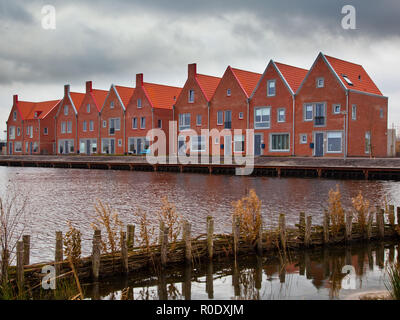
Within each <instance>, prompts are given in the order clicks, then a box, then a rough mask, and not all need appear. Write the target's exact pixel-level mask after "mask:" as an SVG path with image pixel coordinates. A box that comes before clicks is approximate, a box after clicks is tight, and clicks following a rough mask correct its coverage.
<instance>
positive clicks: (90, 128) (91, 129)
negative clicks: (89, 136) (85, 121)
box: [89, 120, 94, 131]
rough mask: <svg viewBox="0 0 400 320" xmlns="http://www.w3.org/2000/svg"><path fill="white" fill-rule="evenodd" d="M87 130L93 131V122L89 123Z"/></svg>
mask: <svg viewBox="0 0 400 320" xmlns="http://www.w3.org/2000/svg"><path fill="white" fill-rule="evenodd" d="M89 130H90V131H94V121H93V120H90V121H89Z"/></svg>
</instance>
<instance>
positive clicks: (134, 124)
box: [132, 117, 138, 130]
mask: <svg viewBox="0 0 400 320" xmlns="http://www.w3.org/2000/svg"><path fill="white" fill-rule="evenodd" d="M137 119H138V118H137V117H134V118H132V129H134V130H136V129H137V128H138V122H137Z"/></svg>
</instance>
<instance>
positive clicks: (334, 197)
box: [328, 185, 345, 234]
mask: <svg viewBox="0 0 400 320" xmlns="http://www.w3.org/2000/svg"><path fill="white" fill-rule="evenodd" d="M341 198H342V195H341V193H340V189H339V185H336V190H333V189H331V190H329V199H328V203H329V208H328V213H329V217H330V221H331V224H332V232H333V234H337V233H338V232H340V231H341V230H342V229H343V228H344V226H345V220H344V219H345V214H344V210H343V207H342V200H341Z"/></svg>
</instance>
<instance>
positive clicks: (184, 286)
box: [182, 265, 192, 300]
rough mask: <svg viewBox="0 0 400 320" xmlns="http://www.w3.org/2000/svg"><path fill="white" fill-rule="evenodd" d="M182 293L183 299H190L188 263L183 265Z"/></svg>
mask: <svg viewBox="0 0 400 320" xmlns="http://www.w3.org/2000/svg"><path fill="white" fill-rule="evenodd" d="M182 294H183V296H184V297H185V300H191V299H192V267H191V266H190V265H186V266H185V270H184V281H183V283H182Z"/></svg>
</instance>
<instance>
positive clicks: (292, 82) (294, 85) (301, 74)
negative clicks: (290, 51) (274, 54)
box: [274, 61, 308, 93]
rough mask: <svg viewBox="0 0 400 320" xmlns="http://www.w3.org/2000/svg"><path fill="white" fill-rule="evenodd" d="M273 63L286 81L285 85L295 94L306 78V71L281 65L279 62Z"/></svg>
mask: <svg viewBox="0 0 400 320" xmlns="http://www.w3.org/2000/svg"><path fill="white" fill-rule="evenodd" d="M274 63H275V66H276V67H277V68H278V69H279V71H280V72H281V74H282V76H283V77H284V78H285V80H286V81H287V83H288V85H289V86H290V88H291V89H292V91H293V92H294V93H295V92H296V91H297V89H298V88H299V87H300V85H301V83H302V81H303V80H304V78H305V77H306V75H307V73H308V70H307V69H302V68H298V67H294V66H290V65H287V64H283V63H280V62H275V61H274Z"/></svg>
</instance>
